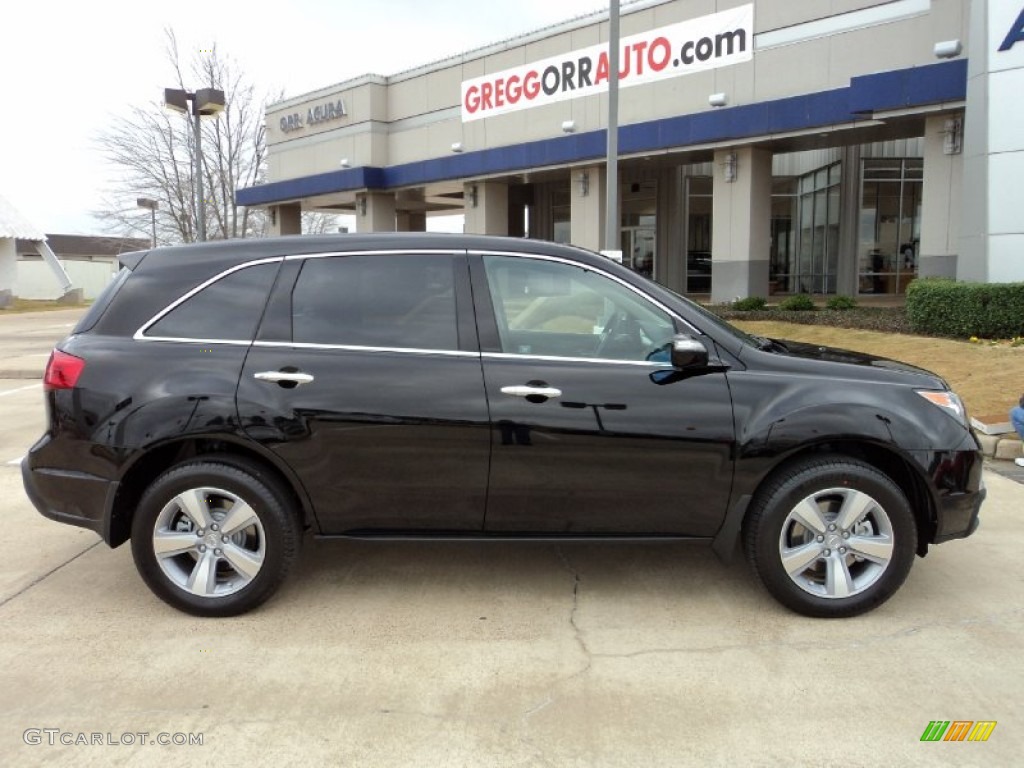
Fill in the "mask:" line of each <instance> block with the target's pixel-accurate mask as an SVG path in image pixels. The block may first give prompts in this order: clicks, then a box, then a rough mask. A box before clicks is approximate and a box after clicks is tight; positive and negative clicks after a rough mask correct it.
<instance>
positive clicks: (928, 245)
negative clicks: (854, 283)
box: [917, 114, 964, 278]
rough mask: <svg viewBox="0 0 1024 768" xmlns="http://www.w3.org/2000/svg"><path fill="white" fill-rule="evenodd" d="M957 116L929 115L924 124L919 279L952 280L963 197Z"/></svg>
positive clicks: (959, 120) (955, 267) (955, 271)
mask: <svg viewBox="0 0 1024 768" xmlns="http://www.w3.org/2000/svg"><path fill="white" fill-rule="evenodd" d="M962 125H963V120H962V117H961V115H959V114H956V115H933V116H930V117H928V118H926V119H925V121H924V183H923V185H922V186H923V189H922V190H921V243H920V246H919V247H918V250H917V252H918V262H917V274H918V275H919V276H920V277H954V278H955V277H956V273H957V260H958V259H957V253H958V251H959V250H960V206H961V205H962V202H961V201H962V197H963V173H964V163H963V155H962V154H961V153H960V150H959V147H958V146H957V145H958V144H959V140H960V130H962Z"/></svg>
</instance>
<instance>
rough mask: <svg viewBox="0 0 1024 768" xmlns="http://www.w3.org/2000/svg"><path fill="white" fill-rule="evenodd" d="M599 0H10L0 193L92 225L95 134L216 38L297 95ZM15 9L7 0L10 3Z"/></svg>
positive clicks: (43, 223) (575, 12) (57, 227)
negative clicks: (168, 47) (177, 58)
mask: <svg viewBox="0 0 1024 768" xmlns="http://www.w3.org/2000/svg"><path fill="white" fill-rule="evenodd" d="M607 7H608V3H607V0H333V1H331V0H278V2H265V1H264V0H250V1H249V2H237V1H236V0H203V1H197V0H172V1H171V2H167V3H162V2H155V3H141V2H138V0H135V2H120V1H115V0H94V1H93V2H88V3H84V2H81V1H80V0H50V1H46V0H42V1H36V2H31V1H27V2H17V3H16V4H12V5H10V6H7V7H5V8H4V10H3V15H4V19H3V24H2V26H3V29H4V34H3V35H2V36H0V93H2V95H3V107H2V108H0V196H3V197H6V198H7V200H8V201H9V202H10V203H11V204H13V205H14V207H15V208H16V209H18V210H19V211H20V212H21V213H22V214H23V215H24V216H25V217H26V218H27V219H28V220H29V221H30V222H32V223H33V224H34V225H35V226H36V227H37V228H39V229H42V230H43V231H44V232H47V233H50V234H54V233H62V234H100V233H102V231H103V230H102V226H101V224H100V222H98V221H97V220H95V219H94V218H93V217H92V215H91V213H92V212H93V211H95V210H97V209H98V208H99V207H100V204H101V198H102V196H103V190H104V189H105V185H109V184H112V183H116V180H117V171H116V169H115V168H112V167H110V166H109V165H107V163H106V162H105V161H104V158H103V157H102V156H101V154H100V152H99V151H98V150H97V148H96V139H97V137H98V136H99V135H101V134H102V132H103V131H104V129H105V128H107V127H109V126H110V125H111V121H112V120H114V119H116V117H117V116H118V115H119V114H121V113H122V112H124V111H125V110H126V109H127V108H128V107H131V106H138V107H150V108H152V109H161V106H160V102H161V101H162V98H163V88H164V87H165V86H172V85H174V82H175V80H174V76H173V73H172V71H171V68H170V65H169V63H168V61H167V57H166V53H165V29H167V28H171V29H173V30H174V32H175V34H176V36H177V39H178V46H179V50H180V52H181V54H182V60H183V62H184V61H187V60H188V55H189V54H191V53H192V52H193V51H201V50H204V49H209V48H210V47H212V46H213V45H216V46H217V50H218V53H219V54H220V55H222V56H224V55H226V56H228V57H231V58H233V59H234V60H235V61H236V62H237V63H238V64H239V65H240V68H241V70H242V71H243V72H245V73H246V74H247V75H248V77H249V78H250V80H252V81H253V82H254V83H255V84H256V86H257V88H258V89H259V90H261V91H265V92H267V93H278V92H281V91H283V92H284V95H285V96H286V97H288V96H297V95H300V94H303V93H307V92H309V91H312V90H315V89H318V88H323V87H326V86H329V85H332V84H334V83H338V82H341V81H343V80H347V79H349V78H352V77H357V76H359V75H363V74H367V73H376V74H381V75H391V74H394V73H396V72H401V71H403V70H406V69H409V68H412V67H416V66H419V65H422V64H428V63H430V62H432V61H436V60H438V59H442V58H446V57H448V56H453V55H456V54H458V53H462V52H464V51H467V50H471V49H473V48H478V47H481V46H483V45H487V44H489V43H494V42H498V41H501V40H505V39H507V38H509V37H513V36H516V35H519V34H523V33H526V32H531V31H534V30H536V29H540V28H542V27H545V26H548V25H550V24H556V23H558V22H561V21H565V20H567V19H571V18H574V17H576V16H579V15H582V14H586V13H591V12H593V11H598V10H603V9H605V8H607ZM15 9H16V10H15Z"/></svg>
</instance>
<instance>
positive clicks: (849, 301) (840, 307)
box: [825, 296, 857, 312]
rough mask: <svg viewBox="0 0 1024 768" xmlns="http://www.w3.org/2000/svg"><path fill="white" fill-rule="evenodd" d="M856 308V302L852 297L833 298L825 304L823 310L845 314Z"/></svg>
mask: <svg viewBox="0 0 1024 768" xmlns="http://www.w3.org/2000/svg"><path fill="white" fill-rule="evenodd" d="M856 306H857V300H856V299H855V298H853V296H833V297H832V298H830V299H829V300H828V302H826V304H825V308H826V309H832V310H835V311H837V312H845V311H847V310H849V309H853V308H854V307H856Z"/></svg>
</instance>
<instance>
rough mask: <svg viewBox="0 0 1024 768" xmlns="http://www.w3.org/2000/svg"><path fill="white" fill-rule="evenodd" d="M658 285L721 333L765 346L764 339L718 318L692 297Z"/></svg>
mask: <svg viewBox="0 0 1024 768" xmlns="http://www.w3.org/2000/svg"><path fill="white" fill-rule="evenodd" d="M658 287H659V288H661V289H662V290H663V291H666V292H667V293H670V294H672V295H673V296H675V297H676V298H677V299H679V300H680V301H683V302H686V305H687V306H688V307H689V308H690V309H692V310H693V311H694V312H696V313H697V314H698V315H700V316H701V320H702V321H706V322H707V323H708V324H710V325H713V326H714V327H715V328H716V329H717V330H720V331H722V332H723V333H726V334H728V335H729V336H732V337H733V338H734V339H736V340H738V341H740V342H742V343H743V344H748V345H750V346H752V347H763V346H765V341H766V339H763V338H761V337H760V336H753V335H751V334H749V333H745V332H744V331H741V330H740V329H739V328H737V327H736V326H734V325H731V324H729V323H728V322H726V321H725V320H723V319H722V318H720V317H719V316H718V315H716V314H715V313H714V312H712V311H710V310H708V309H705V308H704V307H702V306H701V305H700V304H698V303H697V302H696V301H694V300H693V299H688V298H686V297H685V296H683V295H682V294H680V293H676V292H675V291H673V290H672V289H671V288H666V287H665V286H663V285H660V284H659V285H658Z"/></svg>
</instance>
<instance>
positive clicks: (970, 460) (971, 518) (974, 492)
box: [914, 433, 987, 544]
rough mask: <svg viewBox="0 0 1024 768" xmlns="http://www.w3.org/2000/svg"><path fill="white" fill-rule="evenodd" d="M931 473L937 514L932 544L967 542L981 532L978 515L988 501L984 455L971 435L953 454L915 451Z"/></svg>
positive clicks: (932, 493) (930, 479) (932, 494)
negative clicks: (986, 498) (955, 541)
mask: <svg viewBox="0 0 1024 768" xmlns="http://www.w3.org/2000/svg"><path fill="white" fill-rule="evenodd" d="M914 453H915V454H916V455H915V458H916V459H917V460H918V462H919V463H920V464H921V466H922V467H923V468H925V471H926V473H927V477H928V483H929V486H930V488H929V491H930V493H931V496H932V501H933V509H934V511H935V521H934V523H935V526H934V533H933V535H932V536H931V541H930V542H929V543H931V544H941V543H943V542H945V541H951V540H952V539H963V538H966V537H968V536H970V535H971V534H972V533H974V532H975V531H976V530H978V525H979V519H978V512H979V510H980V509H981V504H982V502H983V501H984V500H985V496H986V493H987V491H986V489H985V481H984V478H983V470H984V455H983V454H982V452H981V450H980V446H979V445H978V444H977V441H976V440H975V439H974V436H973V435H971V434H970V433H967V437H966V438H965V439H964V442H963V444H962V445H960V446H958V449H957V450H952V451H920V452H914Z"/></svg>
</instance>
